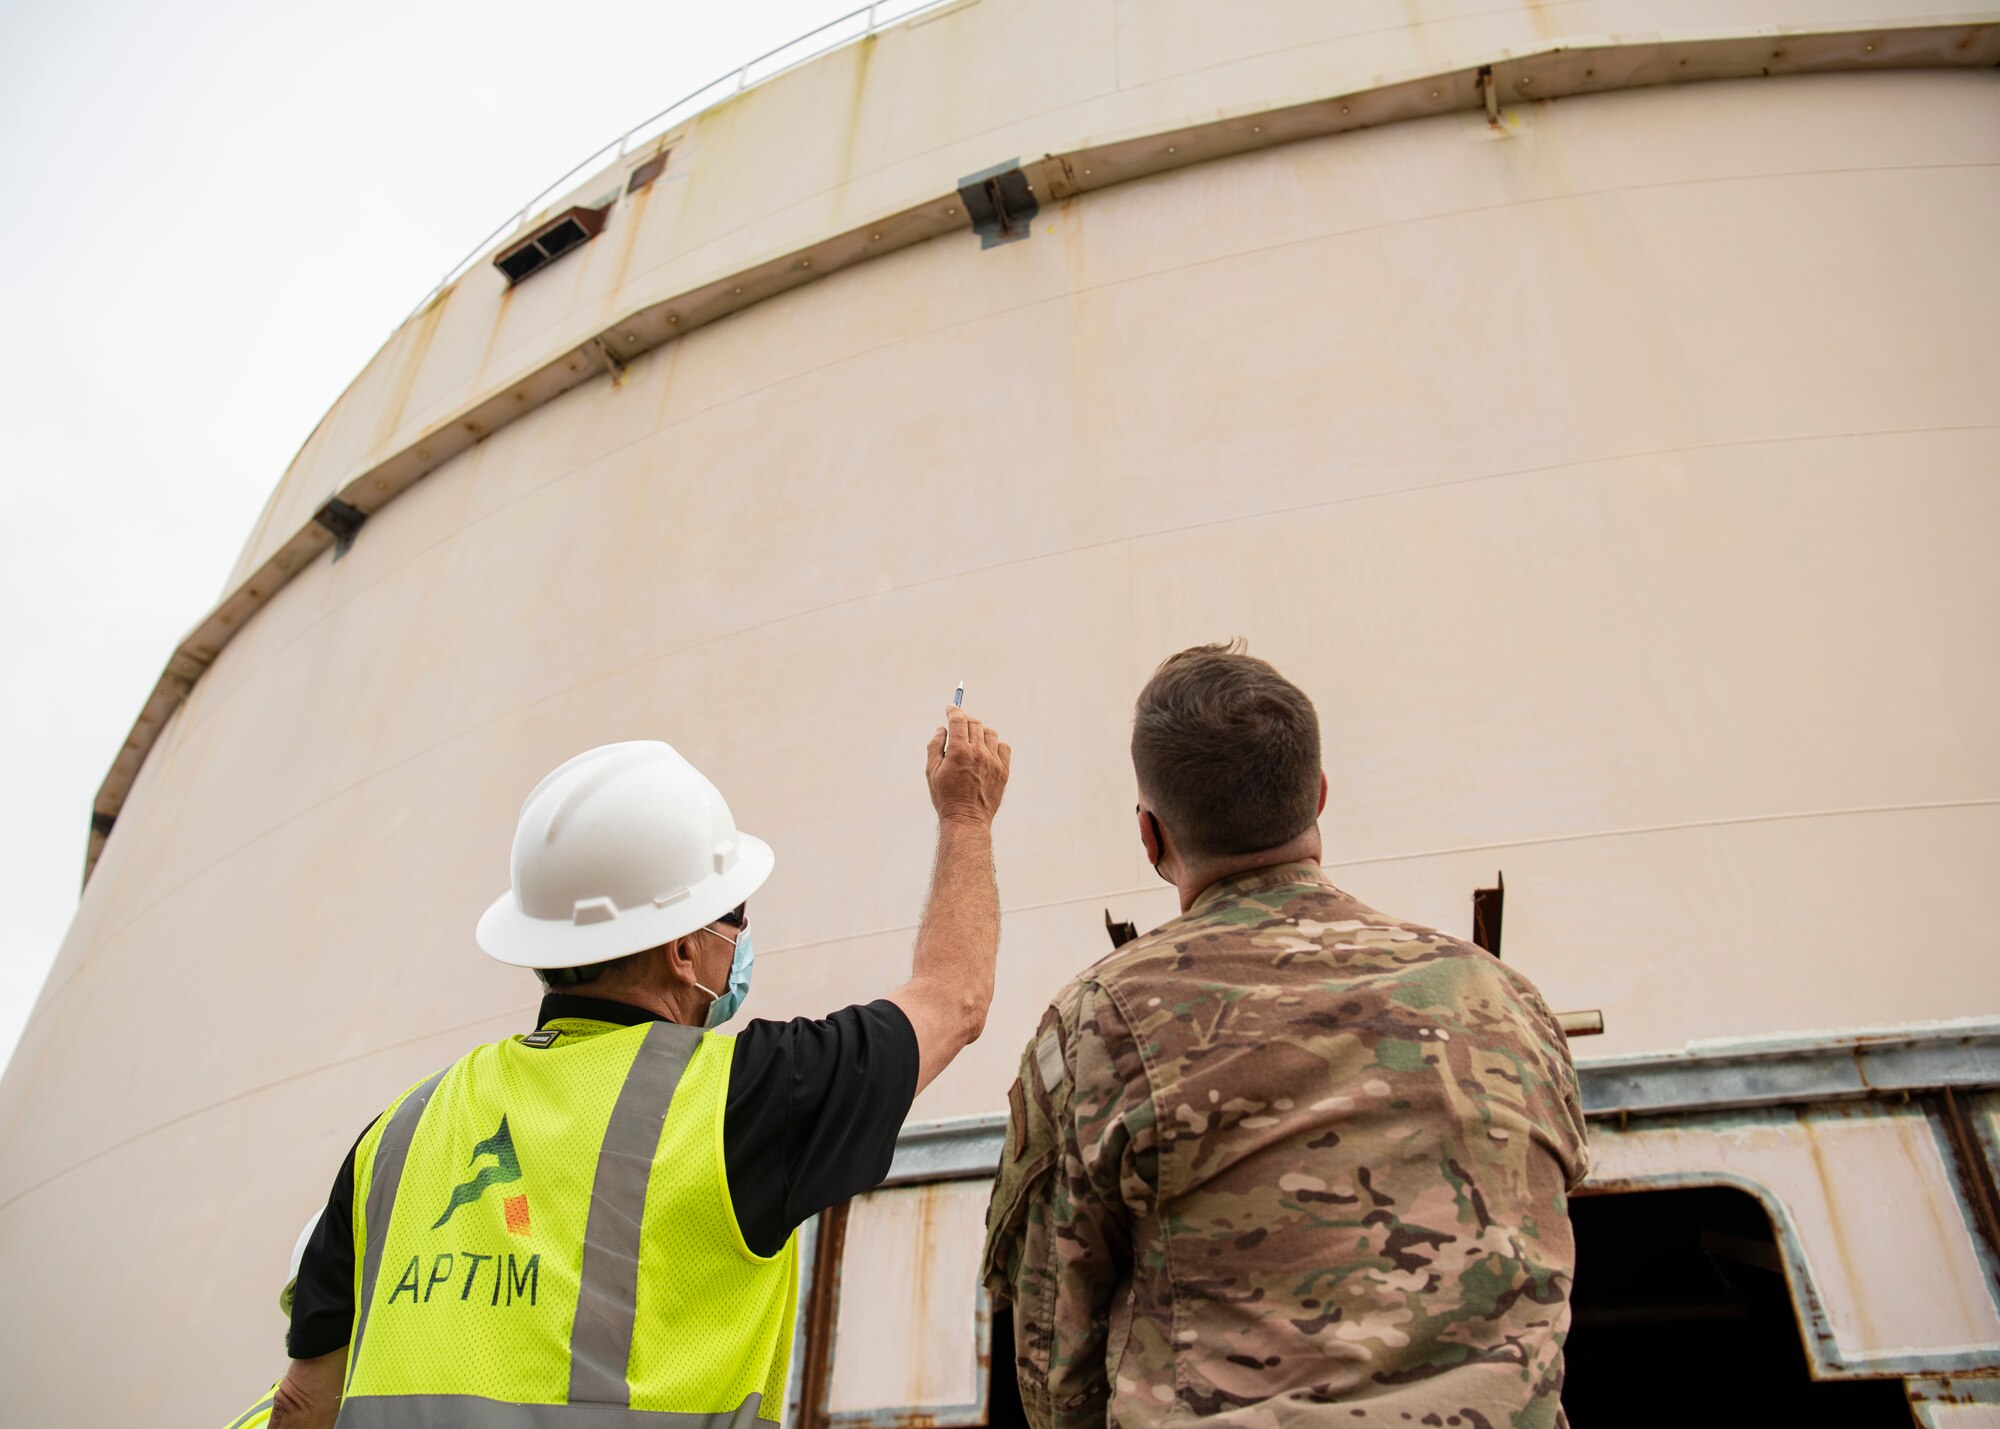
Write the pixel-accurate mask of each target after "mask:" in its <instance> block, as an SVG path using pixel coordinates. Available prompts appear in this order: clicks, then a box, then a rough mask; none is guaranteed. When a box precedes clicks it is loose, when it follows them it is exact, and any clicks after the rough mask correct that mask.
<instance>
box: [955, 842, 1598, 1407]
mask: <svg viewBox="0 0 2000 1429" xmlns="http://www.w3.org/2000/svg"><path fill="white" fill-rule="evenodd" d="M1009 1103H1010V1112H1011V1115H1010V1118H1009V1125H1008V1129H1007V1145H1006V1149H1005V1151H1004V1152H1003V1153H1002V1158H1001V1167H1000V1177H999V1180H998V1182H997V1183H996V1184H995V1187H994V1194H993V1203H992V1205H991V1207H990V1208H989V1209H988V1211H987V1245H986V1256H985V1262H984V1273H985V1277H986V1285H987V1288H988V1289H989V1290H990V1291H991V1292H992V1293H993V1294H994V1296H995V1297H996V1298H997V1299H999V1300H1004V1301H1010V1302H1012V1304H1013V1307H1014V1332H1015V1357H1016V1369H1017V1373H1018V1377H1019V1380H1020V1384H1021V1394H1022V1399H1023V1402H1024V1404H1025V1406H1026V1409H1027V1414H1028V1419H1029V1422H1030V1423H1031V1424H1033V1425H1035V1426H1036V1429H1051V1426H1060V1429H1070V1426H1083V1425H1091V1426H1097V1425H1103V1424H1107V1423H1110V1424H1116V1425H1118V1426H1120V1429H1142V1427H1143V1426H1150V1425H1156V1424H1160V1423H1162V1422H1164V1421H1165V1420H1167V1419H1168V1418H1170V1417H1172V1416H1174V1415H1181V1416H1186V1415H1188V1414H1196V1415H1202V1416H1210V1415H1213V1416H1217V1417H1219V1418H1221V1419H1223V1420H1225V1421H1227V1422H1231V1423H1237V1424H1242V1425H1245V1426H1252V1429H1287V1426H1291V1425H1295V1424H1302V1423H1306V1422H1312V1423H1316V1424H1342V1425H1345V1424H1354V1425H1357V1426H1362V1425H1394V1426H1398V1429H1401V1426H1405V1425H1418V1424H1421V1425H1451V1426H1463V1427H1464V1429H1498V1426H1501V1425H1519V1426H1548V1425H1562V1424H1563V1423H1564V1419H1563V1415H1562V1408H1561V1404H1560V1402H1559V1396H1560V1394H1561V1390H1562V1343H1563V1338H1564V1335H1565V1333H1566V1331H1567V1329H1568V1325H1569V1289H1570V1279H1571V1272H1572V1268H1573V1265H1574V1261H1575V1247H1574V1243H1573V1241H1572V1238H1571V1234H1570V1224H1569V1215H1568V1209H1567V1206H1568V1193H1569V1192H1570V1191H1571V1190H1572V1189H1574V1188H1575V1186H1576V1185H1577V1183H1578V1182H1579V1181H1581V1180H1582V1179H1583V1175H1584V1171H1585V1168H1586V1151H1585V1146H1584V1130H1583V1113H1582V1110H1581V1107H1580V1105H1579V1102H1578V1098H1577V1087H1576V1072H1575V1069H1574V1067H1573V1066H1572V1065H1571V1063H1570V1059H1569V1051H1568V1047H1567V1045H1566V1044H1565V1042H1564V1040H1563V1035H1562V1031H1561V1029H1560V1028H1559V1027H1558V1026H1557V1024H1556V1021H1555V1019H1554V1018H1553V1017H1552V1016H1550V1014H1549V1011H1548V1009H1547V1008H1546V1007H1545V1006H1543V1004H1542V1000H1541V998H1540V996H1539V995H1538V994H1537V993H1536V992H1535V989H1534V988H1533V987H1532V986H1531V985H1530V984H1529V983H1528V981H1527V979H1526V978H1523V977H1522V976H1521V975H1520V974H1519V973H1516V972H1514V971H1513V970H1512V969H1510V968H1508V967H1506V966H1505V965H1503V964H1502V963H1500V962H1499V961H1498V960H1497V959H1495V958H1493V957H1491V956H1489V955H1488V954H1486V953H1485V952H1482V951H1481V950H1480V949H1478V948H1475V947H1472V946H1471V945H1469V944H1466V943H1461V942H1459V941H1458V940H1457V939H1454V938H1449V937H1446V936H1444V935H1443V934H1441V933H1437V932H1434V931H1432V930H1431V929H1429V928H1421V927H1417V926H1414V925H1412V924H1408V923H1401V922H1398V921H1397V920H1395V919H1393V918H1388V917H1385V916H1383V915H1382V914H1380V913H1376V912H1374V911H1373V910H1371V909H1369V908H1366V907H1364V906H1362V905H1361V904H1360V903H1357V902H1356V901H1355V900H1354V899H1352V898H1350V897H1348V896H1347V895H1346V894H1344V893H1342V892H1340V891H1339V890H1338V889H1337V888H1335V887H1334V886H1333V885H1332V884H1331V883H1330V882H1328V881H1327V879H1326V877H1325V876H1324V875H1323V874H1322V873H1321V872H1320V870H1319V867H1318V865H1316V864H1312V863H1293V864H1284V865H1281V866H1278V867H1275V868H1267V869H1259V870H1256V871H1255V872H1252V873H1246V874H1240V875H1238V876H1236V877H1233V878H1228V879H1225V880H1223V881H1222V882H1220V883H1218V884H1216V885H1214V886H1213V887H1211V888H1209V889H1208V890H1207V891H1205V892H1204V893H1203V894H1202V895H1201V897H1200V898H1198V899H1196V900H1195V904H1194V907H1193V908H1192V909H1190V910H1189V911H1188V912H1187V913H1186V914H1184V915H1183V916H1181V917H1179V918H1176V919H1174V920H1173V921H1171V922H1169V923H1167V924H1165V925H1164V926H1162V927H1160V928H1159V929H1157V930H1155V931H1154V932H1152V933H1150V934H1148V935H1146V936H1145V937H1142V938H1140V939H1138V940H1137V941H1136V942H1132V943H1128V944H1127V945H1126V946H1125V947H1123V948H1120V949H1119V950H1117V951H1116V952H1114V953H1113V954H1112V955H1111V956H1110V957H1108V958H1106V959H1105V960H1104V961H1103V962H1101V963H1099V964H1098V965H1097V966H1096V967H1094V968H1092V969H1091V970H1090V971H1088V972H1086V973H1084V974H1083V975H1082V976H1081V977H1079V978H1077V979H1076V980H1075V981H1074V982H1072V983H1071V984H1070V985H1069V986H1068V987H1066V988H1065V989H1063V991H1062V993H1061V994H1060V995H1059V996H1058V997H1057V998H1056V1000H1055V1002H1054V1003H1053V1004H1052V1005H1051V1006H1050V1007H1049V1010H1048V1012H1047V1013H1046V1014H1044V1016H1043V1019H1042V1023H1041V1027H1040V1029H1039V1031H1038V1032H1037V1033H1036V1035H1035V1038H1034V1039H1033V1040H1032V1041H1031V1042H1030V1043H1029V1044H1028V1050H1027V1052H1026V1053H1025V1055H1024V1056H1023V1057H1022V1061H1021V1077H1020V1080H1019V1081H1017V1082H1016V1083H1015V1084H1014V1087H1013V1089H1012V1090H1011V1092H1010V1093H1009Z"/></svg>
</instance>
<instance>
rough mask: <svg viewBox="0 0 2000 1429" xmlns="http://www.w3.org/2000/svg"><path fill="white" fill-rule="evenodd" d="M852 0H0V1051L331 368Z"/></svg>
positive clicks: (16, 1028) (323, 403) (325, 398)
mask: <svg viewBox="0 0 2000 1429" xmlns="http://www.w3.org/2000/svg"><path fill="white" fill-rule="evenodd" d="M852 8H854V6H853V5H852V4H842V3H841V0H755V3H753V4H747V5H746V4H738V5H724V4H721V3H706V4H694V3H689V0H648V3H638V0H566V3H564V4H561V5H551V4H548V3H546V0H540V3H532V4H530V3H521V0H481V3H480V4H478V5H458V6H455V5H445V4H435V3H425V0H346V3H344V4H341V5H325V6H302V5H273V4H270V3H268V0H259V3H245V0H227V2H226V3H225V2H224V0H175V3H172V4H158V3H156V4H152V5H141V4H133V3H127V2H126V0H67V3H64V4H46V3H43V4H37V3H33V0H0V483H4V487H0V490H4V495H5V500H4V503H0V651H4V657H0V658H4V676H0V751H4V754H0V758H4V761H5V763H4V765H0V768H3V769H4V777H5V785H4V788H5V798H4V800H0V1059H3V1058H5V1057H6V1056H7V1055H9V1054H10V1053H11V1052H12V1050H13V1047H14V1043H15V1041H16V1039H17V1037H18V1035H19V1032H20V1028H21V1026H22V1024H23V1023H24V1022H25V1021H26V1019H27V1017H28V1013H29V1011H30V1009H31V1008H32V1006H33V1004H34V1000H35V997H36V995H37V994H38V993H39V991H40V989H41V985H42V980H43V975H44V973H45V972H46V971H47V968H48V965H49V962H50V960H51V959H52V958H53V957H54V956H55V952H56V949H57V947H58V946H59V945H60V943H61V941H62V938H63V934H64V932H65V930H66V929H67V928H68V926H69V920H70V916H71V914H72V913H73V912H74V911H75V908H76V898H77V890H78V880H79V877H80V875H81V872H82V868H83V852H84V843H85V839H86V835H87V832H88V825H89V818H90V804H91V799H92V797H93V796H94V795H95V793H96V791H97V786H98V783H99V781H100V780H101V779H102V778H103V776H104V771H105V769H106V768H107V767H108V766H109V764H110V762H111V756H112V754H113V752H114V751H115V750H116V749H117V748H118V745H119V741H120V740H122V739H123V738H124V736H125V733H126V731H127V729H129V728H130V726H131V723H132V719H133V717H134V716H135V715H136V714H137V713H138V710H139V706H140V704H141V703H142V702H143V701H144V699H145V697H146V694H147V692H148V691H149V690H150V689H151V688H152V685H153V681H154V679H155V678H156V677H157V676H158V674H159V672H160V668H161V666H162V665H163V664H164V663H165V661H166V658H167V655H168V653H169V652H170V651H171V650H172V648H173V646H174V645H175V643H176V642H177V641H178V640H179V639H180V637H181V636H182V635H183V634H185V633H186V631H187V630H188V628H189V627H191V626H192V625H193V624H194V622H195V620H196V619H197V618H198V617H199V616H200V615H201V614H203V613H204V612H205V611H206V610H207V608H208V607H209V606H210V605H211V604H213V602H214V601H215V599H216V597H217V596H218V595H219V594H220V591H221V585H222V582H223V579H224V577H225V576H226V575H227V574H228V570H229V566H230V564H231V562H232V561H233V559H234V557H235V554H236V551H237V549H238V547H239V546H240V545H241V544H242V541H243V539H244V537H245V536H246V535H247V534H248V533H249V530H250V525H251V522H252V521H253V520H254V519H255V517H256V515H257V512H258V509H259V507H260V506H261V505H262V503H263V500H264V498H265V496H266V495H267V494H268V493H269V491H270V490H271V488H272V487H273V486H274V485H275V484H276V483H277V480H278V477H279V475H280V474H281V473H282V472H283V471H284V469H285V464H286V463H287V462H288V461H289V460H290V459H291V457H292V454H293V453H294V452H295V451H296V450H297V449H298V447H299V444H300V443H301V442H303V441H304V440H305V438H306V435H307V433H309V432H310V431H311V430H312V427H313V424H314V423H315V422H316V421H318V420H319V417H320V415H321V414H322V413H323V412H324V411H325V410H326V408H327V407H328V406H329V405H331V403H332V402H333V400H334V398H335V397H337V396H338V395H339V394H340V391H341V389H342V388H343V387H345V386H346V384H347V382H348V380H349V379H350V378H351V377H353V375H354V374H355V373H356V372H357V371H359V370H360V368H361V367H362V365H363V364H364V363H366V362H367V360H368V358H369V357H370V356H371V355H372V354H373V353H374V351H375V350H376V349H377V348H378V347H379V346H380V345H381V344H382V341H383V339H384V338H386V337H387V336H388V334H389V332H390V331H391V330H392V329H393V328H394V327H395V326H396V325H397V324H398V323H399V322H401V321H402V319H403V318H404V316H405V315H406V314H407V313H408V312H409V310H410V309H411V308H412V307H413V306H414V305H415V304H416V303H417V301H418V300H419V299H420V298H422V297H423V295H424V294H425V293H426V292H427V291H428V290H429V289H430V287H431V285H432V284H433V283H434V282H436V281H437V279H438V278H439V277H440V276H441V275H442V274H443V272H444V271H445V270H446V269H447V268H449V267H450V266H451V265H452V264H453V263H454V262H456V261H457V260H458V259H459V258H460V257H462V256H463V255H464V253H465V252H466V250H467V249H468V248H470V247H471V246H472V244H474V243H475V242H476V241H478V239H479V238H480V237H481V236H482V235H483V234H485V233H487V232H489V231H490V230H492V228H493V227H494V226H495V225H496V224H498V223H499V222H500V221H501V220H502V219H503V218H504V217H506V215H507V214H509V213H510V212H512V211H514V210H515V209H517V208H519V207H520V205H521V204H522V203H523V202H524V201H526V200H527V199H528V198H530V197H531V196H533V195H534V193H535V192H536V191H537V190H539V189H541V188H542V187H543V186H544V185H546V184H548V183H550V182H552V181H554V180H555V179H556V178H558V177H560V176H561V174H562V173H563V171H564V170H566V169H568V168H569V167H570V166H571V165H572V164H574V163H576V162H577V161H579V160H581V159H583V158H584V157H585V156H586V155H588V154H589V153H590V151H591V150H593V149H595V148H597V147H598V146H599V145H601V144H603V143H605V142H606V141H608V140H611V139H614V138H616V137H617V135H618V134H619V133H621V132H622V131H624V130H625V129H627V128H628V127H630V126H631V125H633V124H635V123H637V122H639V121H640V120H643V119H645V118H646V117H648V116H649V115H651V114H653V113H654V112H655V111H657V110H660V109H663V108H665V107H666V106H667V105H669V104H671V103H673V102H674V101H675V100H677V99H679V98H681V97H682V96H683V95H685V94H686V93H688V92H689V91H691V90H693V89H696V88H698V87H699V86H701V85H703V84H705V83H707V82H708V81H709V80H712V79H714V78H715V77H716V76H717V75H719V74H721V73H722V72H724V71H725V70H728V69H730V68H732V67H734V66H736V65H739V64H741V63H743V62H744V61H746V60H749V59H751V58H753V57H754V56H756V55H759V54H761V53H763V52H764V51H766V50H768V49H771V48H774V47H775V46H777V45H780V44H783V43H785V42H786V41H788V40H791V39H793V38H794V37H796V36H798V35H800V34H802V33H803V32H805V31H806V30H809V29H811V28H812V27H813V26H815V25H817V24H819V23H821V22H823V21H825V20H829V19H832V18H833V17H834V16H836V15H839V14H841V13H843V12H844V11H845V10H848V9H852ZM898 8H901V7H900V6H899V7H898Z"/></svg>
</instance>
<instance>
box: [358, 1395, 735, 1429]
mask: <svg viewBox="0 0 2000 1429" xmlns="http://www.w3.org/2000/svg"><path fill="white" fill-rule="evenodd" d="M762 1403H763V1396H762V1395H760V1394H753V1395H751V1396H750V1397H749V1398H748V1399H746V1400H744V1401H743V1407H742V1408H741V1409H737V1410H735V1411H733V1412H731V1413H728V1414H676V1413H674V1412H673V1411H671V1410H664V1409H657V1410H651V1411H648V1410H644V1409H616V1408H612V1407H610V1406H608V1405H603V1404H503V1403H501V1402H499V1401H498V1400H493V1399H481V1398H479V1397H478V1396H477V1395H471V1394H374V1395H368V1396H366V1397H364V1398H361V1399H356V1400H351V1401H349V1403H348V1404H346V1405H343V1406H342V1407H341V1411H340V1423H341V1426H342V1429H347V1426H350V1425H351V1426H352V1427H353V1429H586V1426H587V1429H755V1426H756V1423H757V1410H758V1408H759V1406H760V1405H761V1404H762Z"/></svg>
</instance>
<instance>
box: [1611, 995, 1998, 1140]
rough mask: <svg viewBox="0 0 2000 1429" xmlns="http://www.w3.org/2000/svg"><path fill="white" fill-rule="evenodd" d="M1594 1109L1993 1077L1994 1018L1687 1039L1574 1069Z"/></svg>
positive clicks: (1757, 1101) (1892, 1090)
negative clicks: (1685, 1043)
mask: <svg viewBox="0 0 2000 1429" xmlns="http://www.w3.org/2000/svg"><path fill="white" fill-rule="evenodd" d="M1577 1071H1578V1074H1579V1076H1580V1077H1581V1079H1582V1083H1583V1104H1584V1111H1585V1113H1586V1114H1588V1115H1591V1116H1598V1117H1603V1116H1612V1115H1620V1114H1624V1115H1640V1114H1656V1113H1661V1112H1669V1111H1683V1110H1689V1111H1691V1110H1701V1109H1713V1108H1718V1107H1751V1106H1771V1105H1780V1104H1799V1103H1812V1102H1825V1101H1832V1100H1840V1099H1847V1098H1865V1097H1879V1096H1906V1095H1908V1094H1909V1093H1912V1092H1918V1091H1932V1090H1938V1089H1942V1088H1947V1087H1951V1088H1956V1087H1986V1086H1993V1085H1996V1084H2000V1023H1996V1022H1993V1021H1991V1020H1988V1019H1978V1020H1973V1021H1968V1022H1965V1023H1960V1024H1956V1025H1953V1024H1940V1025H1937V1026H1934V1027H1930V1028H1909V1029H1889V1030H1884V1031H1875V1032H1851V1033H1843V1034H1840V1035H1835V1036H1806V1037H1787V1038H1779V1039H1774V1040H1769V1041H1757V1042H1744V1043H1737V1044H1724V1045H1719V1046H1711V1047H1691V1048H1689V1049H1687V1050H1686V1051H1684V1052H1677V1053H1671V1054H1668V1055H1664V1056H1661V1055H1649V1056H1643V1057H1622V1058H1616V1059H1607V1060H1594V1061H1591V1062H1589V1063H1586V1064H1583V1065H1580V1066H1579V1067H1578V1069H1577Z"/></svg>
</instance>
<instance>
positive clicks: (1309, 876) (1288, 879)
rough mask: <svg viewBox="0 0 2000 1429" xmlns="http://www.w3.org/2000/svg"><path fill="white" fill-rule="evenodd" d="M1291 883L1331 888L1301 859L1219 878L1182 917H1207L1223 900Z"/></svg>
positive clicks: (1322, 875) (1327, 880) (1310, 863)
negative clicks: (1203, 914) (1197, 915)
mask: <svg viewBox="0 0 2000 1429" xmlns="http://www.w3.org/2000/svg"><path fill="white" fill-rule="evenodd" d="M1294 883H1304V884H1310V885H1312V886H1313V887H1316V888H1332V887H1333V880H1332V879H1330V878H1328V877H1327V876H1326V874H1325V873H1324V872H1323V871H1322V870H1321V869H1320V866H1319V865H1318V864H1317V863H1315V862H1313V861H1312V860H1311V859H1309V858H1302V859H1299V860H1298V861H1296V862H1294V863H1274V864H1271V865H1269V866H1268V867H1265V868H1251V869H1245V870H1244V871H1243V872H1242V873H1232V874H1230V875H1229V877H1227V878H1218V879H1217V880H1216V881H1215V882H1213V883H1211V884H1209V885H1208V887H1206V888H1204V889H1202V890H1201V892H1200V893H1198V894H1196V895H1195V900H1194V902H1193V903H1191V904H1189V905H1188V910H1187V913H1186V915H1184V916H1187V917H1193V916H1194V915H1195V914H1197V913H1206V912H1207V911H1208V910H1209V909H1211V908H1213V907H1214V906H1215V905H1216V904H1218V903H1220V902H1222V901H1223V900H1224V899H1236V898H1247V897H1248V896H1250V895H1251V894H1253V893H1262V892H1264V891H1266V890H1267V889H1272V888H1283V887H1284V886H1285V885H1287V884H1294ZM1336 891H1337V890H1336Z"/></svg>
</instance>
